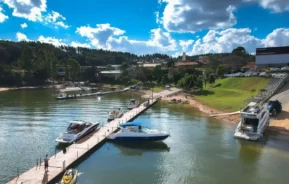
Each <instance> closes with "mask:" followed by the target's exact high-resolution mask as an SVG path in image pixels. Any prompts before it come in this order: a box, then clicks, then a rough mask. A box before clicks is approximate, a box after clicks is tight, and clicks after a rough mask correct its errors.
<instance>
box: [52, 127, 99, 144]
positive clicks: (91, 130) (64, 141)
mask: <svg viewBox="0 0 289 184" xmlns="http://www.w3.org/2000/svg"><path fill="white" fill-rule="evenodd" d="M98 125H99V123H97V124H95V125H93V126H91V127H90V128H89V129H88V130H87V131H86V132H85V133H83V134H81V135H79V136H77V137H76V138H75V139H73V140H64V139H62V138H57V139H56V140H55V141H56V142H58V143H59V144H72V143H74V142H77V141H79V140H80V139H82V138H84V137H85V136H87V135H88V134H90V133H91V132H93V131H95V130H97V127H98Z"/></svg>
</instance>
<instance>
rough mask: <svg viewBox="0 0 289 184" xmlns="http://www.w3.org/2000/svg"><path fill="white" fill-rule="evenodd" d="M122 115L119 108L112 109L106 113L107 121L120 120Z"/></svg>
mask: <svg viewBox="0 0 289 184" xmlns="http://www.w3.org/2000/svg"><path fill="white" fill-rule="evenodd" d="M122 115H123V111H122V109H121V108H114V109H112V110H111V111H110V112H109V113H108V118H107V120H108V121H112V120H114V119H116V118H120V117H121V116H122Z"/></svg>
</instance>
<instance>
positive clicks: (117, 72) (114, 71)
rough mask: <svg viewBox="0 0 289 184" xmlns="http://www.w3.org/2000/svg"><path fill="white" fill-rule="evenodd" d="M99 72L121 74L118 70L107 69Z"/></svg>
mask: <svg viewBox="0 0 289 184" xmlns="http://www.w3.org/2000/svg"><path fill="white" fill-rule="evenodd" d="M100 73H101V74H121V71H120V70H108V71H101V72H100Z"/></svg>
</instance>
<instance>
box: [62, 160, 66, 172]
mask: <svg viewBox="0 0 289 184" xmlns="http://www.w3.org/2000/svg"><path fill="white" fill-rule="evenodd" d="M62 167H63V168H62V169H63V170H65V160H63V163H62Z"/></svg>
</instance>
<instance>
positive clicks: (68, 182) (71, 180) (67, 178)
mask: <svg viewBox="0 0 289 184" xmlns="http://www.w3.org/2000/svg"><path fill="white" fill-rule="evenodd" d="M77 174H78V171H77V170H76V169H68V170H67V171H65V173H64V175H63V177H62V179H61V184H75V183H76V180H77Z"/></svg>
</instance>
